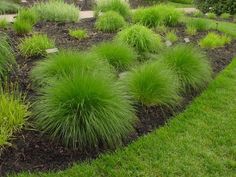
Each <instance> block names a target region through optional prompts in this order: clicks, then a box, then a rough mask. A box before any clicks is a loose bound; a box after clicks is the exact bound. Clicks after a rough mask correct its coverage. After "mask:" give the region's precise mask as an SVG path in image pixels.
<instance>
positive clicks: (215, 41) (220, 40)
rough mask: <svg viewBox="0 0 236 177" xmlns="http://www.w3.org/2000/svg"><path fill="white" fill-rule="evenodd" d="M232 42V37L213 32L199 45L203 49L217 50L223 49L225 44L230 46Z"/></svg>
mask: <svg viewBox="0 0 236 177" xmlns="http://www.w3.org/2000/svg"><path fill="white" fill-rule="evenodd" d="M230 42H231V38H230V37H228V36H226V35H219V34H216V33H213V32H211V33H208V34H207V35H206V36H205V37H204V38H203V39H201V40H200V42H199V44H200V46H201V47H203V48H217V47H223V46H224V45H225V44H229V43H230Z"/></svg>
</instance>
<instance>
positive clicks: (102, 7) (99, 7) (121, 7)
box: [94, 0, 131, 19]
mask: <svg viewBox="0 0 236 177" xmlns="http://www.w3.org/2000/svg"><path fill="white" fill-rule="evenodd" d="M94 11H95V16H98V15H99V14H100V13H104V12H107V11H115V12H117V13H119V14H120V15H122V16H123V17H124V18H125V19H127V18H128V17H129V16H130V14H131V12H130V6H129V3H128V2H127V1H126V0H109V1H107V0H98V1H97V2H96V6H95V9H94Z"/></svg>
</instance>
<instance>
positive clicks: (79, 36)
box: [69, 29, 88, 40]
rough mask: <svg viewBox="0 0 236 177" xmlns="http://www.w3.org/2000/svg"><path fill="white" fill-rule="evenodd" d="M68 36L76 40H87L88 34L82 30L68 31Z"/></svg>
mask: <svg viewBox="0 0 236 177" xmlns="http://www.w3.org/2000/svg"><path fill="white" fill-rule="evenodd" d="M69 35H70V36H71V37H74V38H76V39H79V40H80V39H85V38H88V33H87V30H83V29H76V30H71V29H70V30H69Z"/></svg>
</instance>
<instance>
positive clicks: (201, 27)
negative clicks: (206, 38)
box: [187, 18, 209, 31]
mask: <svg viewBox="0 0 236 177" xmlns="http://www.w3.org/2000/svg"><path fill="white" fill-rule="evenodd" d="M187 29H195V30H196V31H206V30H208V29H209V24H208V22H207V21H206V20H205V19H200V18H199V19H191V20H189V21H188V22H187Z"/></svg>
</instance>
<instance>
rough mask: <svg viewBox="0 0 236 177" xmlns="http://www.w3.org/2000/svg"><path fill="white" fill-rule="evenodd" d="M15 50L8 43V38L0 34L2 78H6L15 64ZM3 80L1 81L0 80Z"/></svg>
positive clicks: (0, 75) (0, 76)
mask: <svg viewBox="0 0 236 177" xmlns="http://www.w3.org/2000/svg"><path fill="white" fill-rule="evenodd" d="M15 62H16V61H15V57H14V55H13V50H12V49H11V46H10V45H9V43H8V38H7V36H6V35H4V34H0V78H4V75H5V74H6V72H7V71H9V70H10V69H11V66H12V65H13V64H15ZM0 80H1V79H0Z"/></svg>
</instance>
